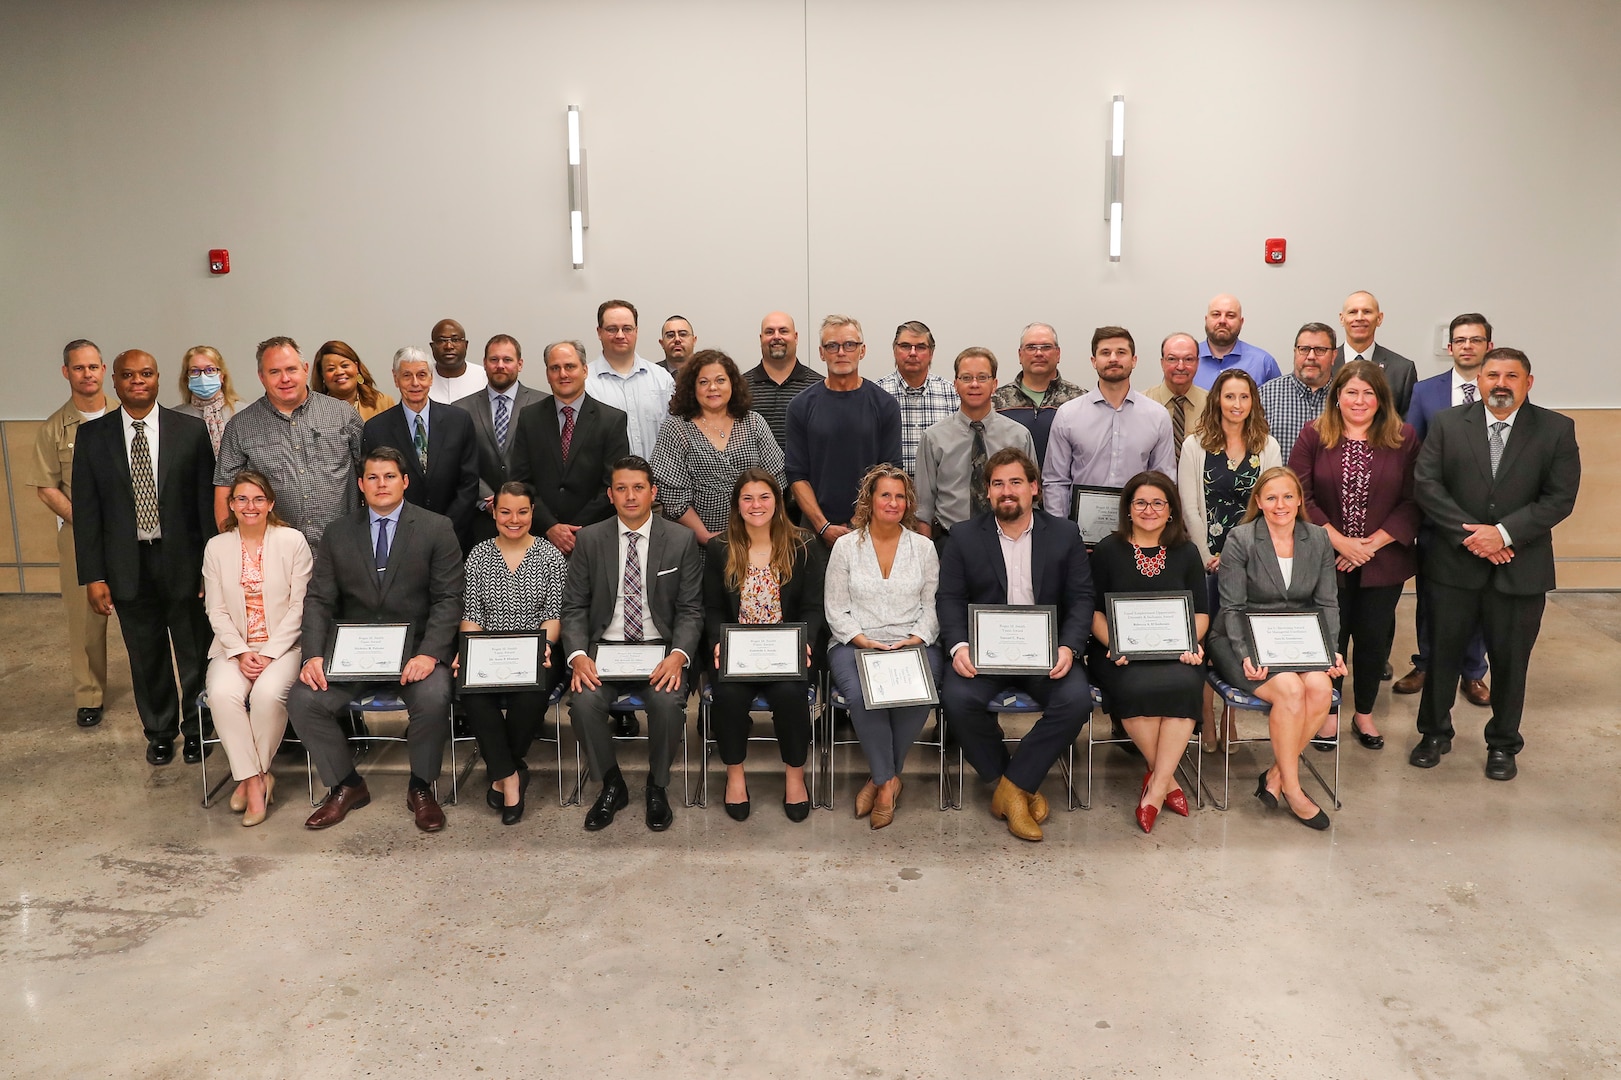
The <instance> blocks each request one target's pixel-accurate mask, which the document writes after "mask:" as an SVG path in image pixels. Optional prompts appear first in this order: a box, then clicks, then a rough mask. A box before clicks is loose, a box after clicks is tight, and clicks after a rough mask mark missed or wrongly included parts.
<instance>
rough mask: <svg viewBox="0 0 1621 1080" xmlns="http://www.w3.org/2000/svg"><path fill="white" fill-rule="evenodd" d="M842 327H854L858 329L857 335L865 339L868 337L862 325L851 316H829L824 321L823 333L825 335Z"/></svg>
mask: <svg viewBox="0 0 1621 1080" xmlns="http://www.w3.org/2000/svg"><path fill="white" fill-rule="evenodd" d="M841 326H853V327H855V328H856V333H857V334H859V335H860V336H861V337H863V338H865V337H866V336H867V334H866V332H865V331H864V330H862V329H861V323H860V322H858V321H857V320H856V319H854V318H852V317H850V316H849V315H829V316H828V317H827V318H825V319H823V320H822V330H821V332H822V333H823V334H825V333H827V332H828V331H829V330H837V329H838V328H839V327H841Z"/></svg>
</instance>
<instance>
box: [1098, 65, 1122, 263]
mask: <svg viewBox="0 0 1621 1080" xmlns="http://www.w3.org/2000/svg"><path fill="white" fill-rule="evenodd" d="M1103 187H1104V203H1105V206H1104V212H1103V216H1104V220H1106V221H1107V222H1108V223H1109V261H1110V262H1119V261H1120V217H1121V212H1122V210H1123V209H1124V208H1125V203H1126V99H1125V98H1124V97H1122V96H1121V95H1120V94H1116V95H1115V96H1114V117H1113V123H1112V125H1111V129H1110V134H1109V155H1108V164H1107V166H1106V169H1105V172H1104V181H1103Z"/></svg>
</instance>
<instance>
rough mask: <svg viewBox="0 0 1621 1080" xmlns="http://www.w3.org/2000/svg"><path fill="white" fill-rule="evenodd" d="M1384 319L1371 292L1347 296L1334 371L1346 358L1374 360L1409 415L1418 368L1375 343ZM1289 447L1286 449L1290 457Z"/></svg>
mask: <svg viewBox="0 0 1621 1080" xmlns="http://www.w3.org/2000/svg"><path fill="white" fill-rule="evenodd" d="M1384 321H1385V313H1384V312H1382V311H1380V310H1379V301H1378V300H1377V299H1376V298H1375V297H1374V295H1373V294H1372V293H1371V292H1354V293H1352V294H1351V295H1350V296H1347V297H1346V298H1345V305H1344V306H1343V307H1341V308H1340V325H1341V326H1343V327H1344V328H1345V344H1344V345H1341V346H1340V347H1339V349H1338V350H1336V351H1335V353H1334V370H1335V371H1338V370H1339V369H1340V368H1342V367H1344V366H1345V361H1347V360H1372V361H1373V362H1374V363H1375V364H1378V365H1379V367H1380V368H1381V369H1382V370H1383V371H1384V373H1385V381H1386V382H1388V383H1390V394H1391V396H1392V397H1394V398H1395V399H1396V411H1397V412H1400V413H1401V414H1402V415H1403V416H1406V415H1407V406H1408V404H1409V403H1410V402H1411V401H1412V400H1413V386H1414V385H1415V384H1416V383H1417V382H1418V368H1417V367H1415V366H1414V364H1413V362H1412V361H1411V360H1409V359H1407V357H1405V356H1403V355H1402V354H1401V353H1398V352H1392V351H1390V350H1389V349H1387V348H1385V347H1384V346H1383V345H1379V344H1377V343H1375V342H1374V340H1373V335H1374V334H1375V333H1376V332H1377V331H1378V329H1379V327H1380V326H1381V325H1383V323H1384ZM1289 450H1290V447H1287V446H1286V447H1284V448H1283V456H1284V457H1288V456H1289Z"/></svg>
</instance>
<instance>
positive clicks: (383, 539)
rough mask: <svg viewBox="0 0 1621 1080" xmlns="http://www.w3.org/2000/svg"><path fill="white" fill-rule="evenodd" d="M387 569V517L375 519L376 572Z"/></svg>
mask: <svg viewBox="0 0 1621 1080" xmlns="http://www.w3.org/2000/svg"><path fill="white" fill-rule="evenodd" d="M387 569H388V518H378V519H377V572H378V573H379V574H381V573H382V572H383V571H384V570H387Z"/></svg>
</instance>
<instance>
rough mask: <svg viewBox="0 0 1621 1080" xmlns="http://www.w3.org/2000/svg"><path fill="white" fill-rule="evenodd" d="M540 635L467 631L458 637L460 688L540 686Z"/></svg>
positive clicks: (483, 688)
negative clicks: (460, 657)
mask: <svg viewBox="0 0 1621 1080" xmlns="http://www.w3.org/2000/svg"><path fill="white" fill-rule="evenodd" d="M544 648H545V643H544V639H543V637H542V636H541V635H540V634H538V633H537V634H467V635H466V636H465V637H463V638H462V663H461V676H462V689H463V690H465V691H472V690H510V689H534V688H535V687H537V686H539V685H540V671H541V663H540V661H541V657H542V656H543V655H544V653H543V652H542V650H543V649H544Z"/></svg>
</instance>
